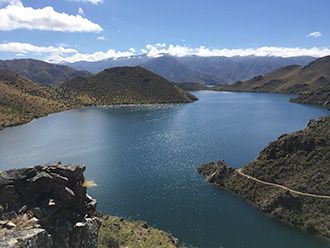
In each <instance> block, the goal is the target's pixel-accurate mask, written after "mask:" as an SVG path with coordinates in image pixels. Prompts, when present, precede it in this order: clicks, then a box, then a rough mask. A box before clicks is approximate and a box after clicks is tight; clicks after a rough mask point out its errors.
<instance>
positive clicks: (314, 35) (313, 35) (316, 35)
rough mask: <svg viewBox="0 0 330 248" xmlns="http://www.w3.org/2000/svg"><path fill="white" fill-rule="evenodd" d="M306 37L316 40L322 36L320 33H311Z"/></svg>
mask: <svg viewBox="0 0 330 248" xmlns="http://www.w3.org/2000/svg"><path fill="white" fill-rule="evenodd" d="M307 36H308V37H313V38H318V37H321V36H322V34H321V32H319V31H316V32H311V33H309V34H307Z"/></svg>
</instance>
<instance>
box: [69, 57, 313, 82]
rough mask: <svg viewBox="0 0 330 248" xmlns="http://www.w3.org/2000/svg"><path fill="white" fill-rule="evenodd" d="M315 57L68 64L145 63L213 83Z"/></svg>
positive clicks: (175, 76) (117, 62) (116, 62)
mask: <svg viewBox="0 0 330 248" xmlns="http://www.w3.org/2000/svg"><path fill="white" fill-rule="evenodd" d="M314 59H315V58H313V57H308V56H302V57H289V58H282V57H271V56H268V57H258V56H242V57H240V56H236V57H199V56H185V57H174V56H170V55H163V56H161V57H157V58H150V57H148V56H146V55H140V56H132V57H127V58H119V59H107V60H101V61H95V62H86V61H79V62H75V63H71V64H70V63H68V64H67V65H69V66H72V67H74V68H76V69H79V70H87V71H90V72H92V73H97V72H100V71H102V70H104V69H106V68H110V67H116V66H125V65H127V66H138V65H140V66H142V67H144V68H147V69H149V70H151V71H152V72H154V73H157V74H159V75H161V76H163V77H164V78H166V79H167V80H170V81H173V82H182V81H184V82H201V83H205V84H209V85H215V84H224V83H234V82H236V81H239V80H246V79H248V78H251V77H254V76H257V75H260V74H265V73H268V72H271V71H273V70H275V69H278V68H280V67H283V66H286V65H292V64H298V65H306V64H308V63H310V62H311V61H313V60H314Z"/></svg>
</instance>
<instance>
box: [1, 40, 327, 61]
mask: <svg viewBox="0 0 330 248" xmlns="http://www.w3.org/2000/svg"><path fill="white" fill-rule="evenodd" d="M0 52H4V53H15V54H20V55H21V54H23V55H24V56H25V57H35V56H34V55H35V54H37V55H38V56H37V57H38V58H39V59H43V60H46V61H49V62H54V63H64V62H76V61H90V62H92V61H99V60H105V59H119V58H124V57H131V56H135V55H141V54H144V55H146V56H148V57H151V58H155V57H160V56H163V55H171V56H176V57H184V56H193V55H194V56H200V57H214V56H225V57H233V56H277V57H294V56H313V57H323V56H326V55H330V48H319V47H312V48H300V47H296V48H290V47H271V46H265V47H260V48H247V49H226V48H224V49H211V48H208V47H205V46H200V47H198V48H191V47H188V46H180V45H173V44H171V45H166V44H164V43H157V44H154V45H152V44H148V45H146V46H145V47H144V48H143V49H140V50H138V51H137V50H136V49H134V48H129V49H128V50H126V51H117V50H114V49H108V50H107V51H96V52H92V53H82V52H79V51H78V50H76V49H74V48H70V47H68V46H65V45H58V46H37V45H33V44H30V43H20V42H9V43H0Z"/></svg>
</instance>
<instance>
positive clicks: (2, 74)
mask: <svg viewBox="0 0 330 248" xmlns="http://www.w3.org/2000/svg"><path fill="white" fill-rule="evenodd" d="M69 108H70V105H68V104H67V103H64V102H63V101H60V100H58V98H57V93H56V92H55V91H54V90H53V89H51V88H49V87H46V86H41V85H39V84H36V83H33V82H31V81H30V80H28V79H26V78H23V77H20V76H17V75H16V74H15V73H12V72H9V71H4V70H0V129H2V128H4V127H7V126H13V125H17V124H21V123H26V122H29V121H31V120H32V119H33V118H36V117H40V116H44V115H47V114H49V113H53V112H59V111H63V110H66V109H69Z"/></svg>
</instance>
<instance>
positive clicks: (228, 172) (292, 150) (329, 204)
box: [199, 117, 330, 238]
mask: <svg viewBox="0 0 330 248" xmlns="http://www.w3.org/2000/svg"><path fill="white" fill-rule="evenodd" d="M199 173H200V174H202V175H203V176H205V177H206V179H207V181H209V182H211V183H213V184H215V185H217V186H219V187H221V188H222V189H225V190H228V191H231V192H233V193H235V194H237V195H239V196H241V197H243V198H244V199H247V200H249V201H251V202H253V203H254V204H255V205H256V206H257V207H258V208H259V209H261V210H262V211H264V212H267V213H269V214H271V215H273V216H275V217H277V218H279V219H281V220H282V221H284V222H286V223H289V224H291V225H295V226H299V227H303V228H305V229H307V230H309V231H313V232H317V233H320V234H322V235H324V236H325V237H328V238H330V225H329V223H330V198H329V197H328V196H330V117H324V118H320V119H318V120H314V121H311V122H310V123H309V124H308V127H307V128H306V129H304V130H302V131H298V132H295V133H292V134H284V135H282V136H280V137H279V138H278V140H277V141H274V142H272V143H270V144H269V145H268V146H267V147H266V148H265V149H264V150H263V151H262V152H261V153H260V154H259V156H258V157H257V159H256V160H254V161H253V162H251V163H249V164H248V165H247V166H245V167H243V168H242V169H241V170H235V169H233V168H231V167H229V166H227V165H225V163H224V162H223V161H220V162H216V163H214V162H210V163H208V164H206V165H203V166H202V167H200V168H199ZM244 175H245V176H244ZM252 178H254V179H257V180H254V179H252ZM263 182H266V183H263ZM276 185H281V186H284V187H278V186H276ZM296 192H302V193H304V194H297V193H296ZM305 193H306V194H305ZM310 194H312V195H315V196H310ZM317 196H327V197H317Z"/></svg>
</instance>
